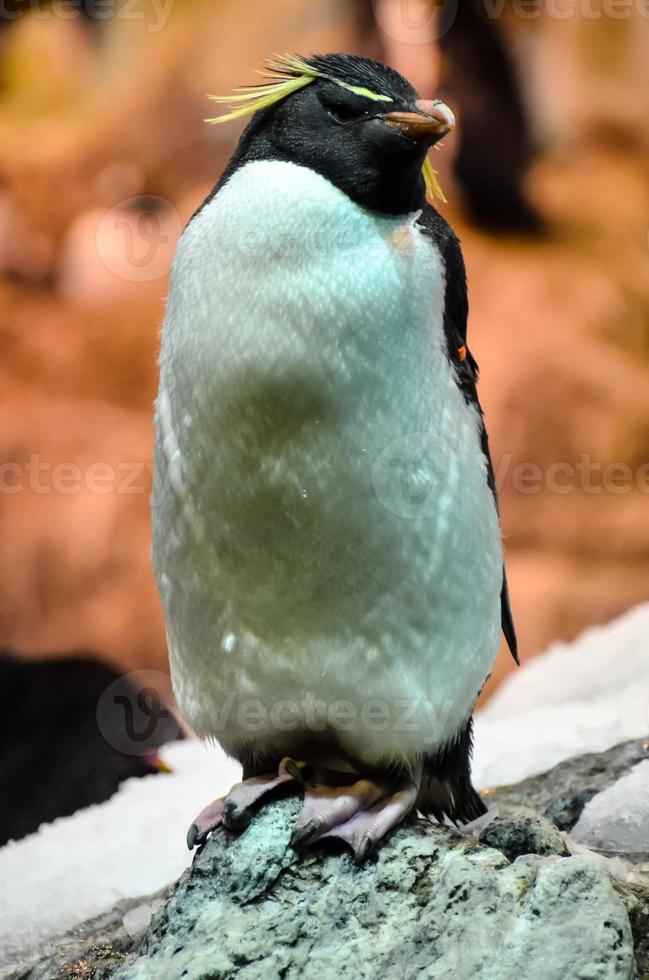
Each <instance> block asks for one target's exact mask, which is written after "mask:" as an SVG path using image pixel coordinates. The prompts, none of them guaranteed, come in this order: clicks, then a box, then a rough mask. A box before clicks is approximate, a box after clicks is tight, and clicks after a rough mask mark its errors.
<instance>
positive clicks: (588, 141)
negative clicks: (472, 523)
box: [0, 0, 649, 684]
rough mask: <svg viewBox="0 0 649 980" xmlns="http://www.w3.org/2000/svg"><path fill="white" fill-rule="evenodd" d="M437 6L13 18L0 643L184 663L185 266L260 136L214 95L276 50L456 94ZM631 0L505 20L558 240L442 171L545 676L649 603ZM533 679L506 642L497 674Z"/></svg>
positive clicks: (1, 228)
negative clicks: (172, 425) (174, 375)
mask: <svg viewBox="0 0 649 980" xmlns="http://www.w3.org/2000/svg"><path fill="white" fill-rule="evenodd" d="M434 6H435V4H434V3H431V4H430V5H428V4H427V3H426V2H425V0H376V2H375V3H374V4H362V3H360V2H357V3H351V2H350V3H348V4H346V5H345V4H342V3H340V2H339V0H310V2H309V3H306V2H298V0H273V2H272V3H271V2H268V0H258V2H257V3H256V4H254V5H253V6H251V5H242V4H240V3H234V2H233V0H219V2H218V3H215V2H213V0H212V2H208V0H166V2H165V0H158V2H154V0H137V2H129V3H124V4H123V5H122V6H120V5H119V4H118V5H116V6H114V7H112V8H111V10H109V11H108V12H109V14H110V16H106V17H105V18H104V19H102V20H97V21H96V22H93V23H88V20H87V19H84V18H82V17H81V16H80V15H79V11H78V9H76V8H74V7H68V6H66V5H65V3H64V0H59V4H58V6H57V4H56V3H53V4H46V3H45V2H43V3H42V4H39V5H37V4H36V2H32V3H31V4H30V5H24V6H21V5H20V4H17V6H16V10H15V16H13V17H12V18H11V19H10V20H6V22H3V23H2V25H1V26H0V52H1V57H2V62H1V67H0V379H1V381H2V385H1V387H0V399H1V401H0V542H1V547H0V646H1V647H5V648H10V649H12V650H14V651H16V652H19V653H21V654H23V655H25V656H35V655H44V654H55V653H56V654H68V653H74V652H78V651H88V652H91V653H94V654H96V655H97V656H99V657H102V658H104V659H106V660H108V661H110V662H112V663H113V664H114V665H115V666H116V667H117V668H118V669H119V670H120V671H130V670H135V669H137V668H142V667H148V668H163V669H164V668H165V666H166V649H165V638H164V628H163V622H162V615H161V609H160V605H159V602H158V598H157V594H156V590H155V584H154V580H153V575H152V571H151V568H150V561H149V548H150V542H149V512H148V496H149V488H150V477H151V451H152V427H151V417H152V406H153V400H154V397H155V390H156V374H157V368H156V354H157V347H158V335H159V329H160V325H161V321H162V317H163V312H164V301H165V294H166V289H167V279H166V275H167V272H168V269H169V264H170V260H171V256H172V253H173V248H174V244H175V241H176V239H177V237H178V235H179V233H180V231H181V229H182V227H183V225H184V223H185V222H186V221H187V220H188V218H189V216H190V215H191V213H192V211H193V210H194V208H196V207H197V206H198V204H199V203H200V202H201V200H202V199H203V198H204V196H205V195H206V194H207V193H208V192H209V190H210V189H211V187H212V186H213V184H214V183H215V182H216V180H217V178H218V176H219V173H220V171H221V170H222V168H223V166H224V164H225V162H226V160H227V159H228V156H229V154H230V153H231V152H232V149H233V147H234V145H235V143H236V140H237V138H238V133H239V131H240V126H239V124H238V123H232V124H228V125H225V126H220V127H209V126H207V125H205V124H204V122H203V118H204V117H205V116H206V115H210V114H211V112H210V104H209V103H208V102H207V100H206V93H208V92H216V93H227V92H228V91H230V90H231V89H232V88H233V87H234V86H236V85H239V84H244V83H249V82H252V81H254V80H255V75H254V70H255V69H256V68H258V67H259V66H260V61H261V59H262V58H263V57H264V56H268V55H272V53H273V52H275V51H296V52H300V53H304V54H308V53H311V52H322V51H333V50H342V51H356V52H358V53H361V54H369V55H379V56H380V57H382V58H384V59H386V60H389V61H390V62H391V63H392V64H393V65H394V66H395V67H396V68H398V69H400V70H401V71H403V72H404V74H406V75H408V76H409V77H410V78H411V79H412V80H413V81H414V83H415V84H416V85H418V86H419V87H420V89H421V91H422V95H424V96H426V97H430V96H433V95H435V94H436V93H437V91H438V84H439V79H440V73H441V72H442V71H443V68H444V65H443V58H442V57H441V56H440V51H439V47H438V45H437V44H436V37H435V29H436V28H435V24H436V20H435V13H436V12H435V10H434V9H433V8H434ZM492 6H494V9H495V8H497V7H498V6H499V5H498V4H496V5H492ZM519 6H521V5H519ZM610 6H611V10H608V8H607V4H606V2H605V0H588V2H586V0H582V2H574V0H566V2H565V3H564V4H563V6H562V5H561V4H560V3H559V2H558V0H557V2H556V3H555V4H544V3H540V6H539V16H538V17H536V16H535V17H532V16H524V15H523V13H522V11H523V9H524V8H523V6H521V9H520V10H518V8H517V6H516V4H513V3H512V4H510V3H507V4H505V5H504V6H503V5H502V4H501V5H500V10H501V11H502V25H501V26H502V30H503V32H504V34H505V36H506V38H507V43H508V45H509V48H510V50H511V52H512V57H513V58H514V61H515V63H516V64H517V67H518V72H519V76H520V80H521V89H522V93H523V96H524V99H525V101H526V104H527V106H528V111H529V114H530V119H531V122H532V127H533V133H534V138H535V143H536V147H537V155H536V159H535V162H534V164H533V166H532V168H531V170H530V173H529V178H528V184H529V186H528V194H529V198H530V200H531V201H532V202H533V203H534V204H535V205H536V207H537V208H538V210H539V211H540V212H541V214H542V215H543V217H544V219H545V222H546V230H545V232H544V233H539V234H537V235H528V236H526V237H523V236H518V237H517V236H513V235H500V236H495V235H493V234H488V233H487V232H485V231H481V230H478V229H477V228H476V227H474V226H473V225H472V224H471V223H470V222H469V221H468V220H467V218H466V212H465V209H464V208H463V200H462V194H461V188H460V187H459V186H458V185H457V183H454V179H453V175H452V169H451V165H452V161H453V157H454V153H455V151H456V140H457V136H455V135H454V136H453V137H452V138H449V139H447V140H446V141H445V146H444V149H443V150H442V152H441V153H439V154H436V156H435V165H436V167H437V168H438V169H439V171H440V176H441V180H442V185H443V187H444V189H445V191H446V195H447V197H448V199H449V204H448V205H444V206H442V209H443V213H444V214H445V216H446V217H448V219H449V220H450V221H451V223H452V224H453V225H454V227H456V229H457V230H458V232H459V234H460V236H461V238H462V241H463V245H464V250H465V258H466V262H467V267H468V273H469V285H470V301H471V321H470V331H469V338H470V343H471V346H472V349H473V352H474V353H475V355H476V357H477V359H478V361H479V363H480V366H481V385H480V393H481V399H482V403H483V407H484V409H485V412H486V416H487V423H488V428H489V432H490V437H491V446H492V453H493V457H494V464H495V468H496V473H497V479H498V482H499V484H500V488H501V510H502V522H503V530H504V535H505V544H506V549H507V561H508V569H509V577H510V587H511V594H512V604H513V609H514V615H515V620H516V624H517V628H518V632H519V640H520V646H521V653H522V658H523V659H526V658H528V657H531V656H533V655H534V654H536V653H538V652H539V651H540V650H541V649H543V648H544V647H545V646H546V645H547V644H548V643H549V642H550V641H552V640H554V639H557V638H562V639H570V638H572V637H574V636H575V635H576V634H577V633H578V632H580V631H581V630H582V629H583V628H584V627H585V626H587V625H589V624H592V623H599V622H603V621H606V620H608V619H610V618H612V617H614V616H615V615H617V614H619V613H621V612H622V611H623V610H625V609H626V608H627V607H629V606H631V605H633V604H635V603H637V602H639V601H641V600H643V599H647V597H648V596H649V520H648V519H647V517H648V504H649V497H648V494H649V316H648V313H649V300H648V292H647V264H648V259H649V238H648V233H649V206H648V205H649V192H648V183H647V169H648V167H647V148H648V144H649V131H648V129H647V119H646V104H645V103H646V93H647V91H649V60H648V59H647V58H646V51H647V49H648V41H649V11H645V14H644V15H643V13H642V11H641V9H640V7H641V5H639V4H635V3H632V2H629V4H628V6H627V7H626V8H624V9H622V8H621V5H620V4H619V3H618V4H616V5H613V4H611V5H610ZM410 8H412V9H410ZM528 8H529V5H528ZM624 10H626V13H627V14H628V16H620V13H624ZM111 11H112V13H111ZM616 11H617V14H616V13H615V12H616ZM528 13H530V10H529V9H528ZM564 15H565V16H564ZM460 81H461V80H460ZM450 101H451V102H452V100H451V99H450ZM489 111H492V112H493V113H494V114H497V113H498V112H499V106H498V105H497V104H496V105H493V106H492V107H490V109H489ZM459 126H460V128H461V126H462V118H461V116H460V119H459ZM475 152H476V153H477V154H478V155H479V154H480V152H481V148H480V147H476V148H475ZM506 165H507V162H506V160H504V161H503V166H506ZM510 667H511V662H510V659H509V658H508V657H507V656H505V654H504V653H502V654H501V657H500V658H499V661H498V665H497V669H496V672H495V675H494V678H493V680H492V684H493V683H495V682H497V680H498V679H499V678H500V677H501V676H502V674H503V672H504V671H507V670H509V669H510Z"/></svg>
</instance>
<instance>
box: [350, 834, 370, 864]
mask: <svg viewBox="0 0 649 980" xmlns="http://www.w3.org/2000/svg"><path fill="white" fill-rule="evenodd" d="M373 850H374V840H373V839H372V838H371V837H370V836H369V834H367V835H366V836H365V837H363V840H362V841H361V842H360V844H359V845H358V847H357V848H356V852H355V854H354V861H355V862H356V864H363V862H364V861H365V859H366V858H368V857H369V856H370V854H371V853H372V851H373Z"/></svg>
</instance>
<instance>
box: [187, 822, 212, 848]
mask: <svg viewBox="0 0 649 980" xmlns="http://www.w3.org/2000/svg"><path fill="white" fill-rule="evenodd" d="M206 840H207V834H206V833H205V831H203V833H201V832H200V830H199V829H198V827H197V826H196V824H195V823H193V824H192V825H191V827H190V828H189V830H188V831H187V847H188V848H189V850H190V851H193V850H194V848H195V847H199V846H200V845H201V844H204V843H205V841H206Z"/></svg>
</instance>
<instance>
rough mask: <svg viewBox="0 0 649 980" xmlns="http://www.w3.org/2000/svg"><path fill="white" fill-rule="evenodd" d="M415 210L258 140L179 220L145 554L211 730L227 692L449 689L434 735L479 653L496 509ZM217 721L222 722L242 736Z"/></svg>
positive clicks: (476, 676) (192, 702)
mask: <svg viewBox="0 0 649 980" xmlns="http://www.w3.org/2000/svg"><path fill="white" fill-rule="evenodd" d="M415 219H416V216H415V215H413V216H411V217H410V218H408V219H407V220H404V219H396V218H385V217H377V216H376V215H373V214H371V213H369V212H367V211H364V210H363V209H361V208H359V207H357V206H355V205H353V204H352V203H351V202H350V201H349V200H348V199H347V198H346V197H345V196H344V195H343V194H342V193H341V192H339V191H338V190H337V189H336V188H334V187H333V186H332V185H331V184H329V183H328V182H327V181H325V180H324V179H323V178H320V177H318V176H317V175H316V174H314V173H312V172H311V171H309V170H306V169H304V168H299V167H295V166H293V165H290V164H282V163H264V162H260V163H254V164H248V165H247V166H246V167H245V168H243V169H242V170H240V171H238V172H237V173H236V174H235V175H234V176H233V178H232V179H231V180H230V182H229V183H228V184H227V185H226V187H225V188H223V189H222V190H221V191H220V192H219V194H218V195H217V196H216V197H215V198H214V200H213V201H212V202H210V204H208V205H207V206H206V207H205V208H204V210H203V211H202V212H201V213H200V214H199V215H198V216H197V218H195V219H194V221H193V222H192V223H191V225H190V226H189V228H188V230H187V231H186V233H185V235H184V236H183V239H182V240H181V244H180V246H179V251H178V255H177V258H176V262H175V268H174V275H173V283H172V288H171V293H170V297H169V308H168V313H167V318H166V322H165V329H164V336H163V350H162V378H161V394H160V399H159V405H158V450H157V473H156V486H155V492H154V539H155V561H156V568H157V571H158V577H159V581H160V584H161V592H162V596H163V601H164V604H165V609H166V615H167V623H168V628H169V634H170V646H171V650H172V668H174V673H175V683H176V687H177V690H178V693H179V696H180V698H181V702H183V703H184V706H185V709H186V710H187V711H188V713H189V715H190V721H191V722H193V724H194V725H195V726H196V727H198V728H199V729H200V730H201V731H202V732H204V733H212V734H216V733H215V732H213V731H211V727H210V726H211V724H212V721H211V719H212V718H213V714H214V706H215V701H218V700H219V699H221V700H223V697H224V692H226V691H235V692H236V697H237V698H239V697H243V696H247V697H253V698H257V699H259V700H260V701H262V702H263V701H272V700H273V699H277V697H279V696H284V697H289V698H290V697H295V698H298V697H299V696H300V693H301V692H302V693H303V692H305V691H312V692H314V693H315V694H316V695H323V694H324V696H325V697H326V698H329V699H336V698H340V697H341V696H343V695H349V693H350V691H353V692H354V694H353V696H354V698H357V697H359V696H361V695H362V696H363V697H383V698H386V697H388V696H390V697H391V698H394V697H401V699H402V700H403V698H408V699H410V700H413V699H414V700H415V701H417V703H418V704H419V702H421V704H423V703H424V702H427V703H428V704H429V705H430V703H431V699H432V702H433V705H437V709H439V708H440V707H441V706H445V707H444V711H446V706H448V705H450V706H451V712H450V716H449V717H448V718H447V721H446V722H445V727H446V728H448V731H447V734H448V732H450V731H451V730H456V729H457V727H458V726H459V724H461V722H462V721H463V720H464V718H465V717H466V715H467V713H468V711H469V710H470V707H471V703H472V699H473V698H474V697H475V694H476V693H477V690H478V688H479V686H480V684H481V683H482V681H483V680H484V677H485V675H486V673H487V672H488V670H489V668H490V665H491V661H492V659H493V656H494V654H495V648H496V644H497V632H498V614H499V609H498V594H499V590H500V574H501V553H500V540H499V531H498V523H497V518H496V514H495V508H494V504H493V500H492V498H491V494H490V492H489V491H488V488H487V486H486V476H485V466H484V460H483V458H482V454H481V451H480V445H479V433H478V425H477V417H476V415H475V413H474V411H473V409H471V408H468V407H467V406H466V404H465V403H464V400H463V398H462V395H461V393H460V392H459V390H458V388H457V384H456V382H455V379H454V376H453V368H452V367H451V365H450V364H449V361H448V357H447V355H446V353H445V350H444V344H445V340H444V335H443V329H442V317H443V305H444V290H445V270H444V268H443V263H442V261H441V258H440V256H439V254H438V252H437V250H436V249H435V248H434V247H433V246H432V244H431V243H430V242H429V241H428V240H427V239H426V238H425V237H424V236H423V235H422V234H421V233H420V232H419V231H418V230H417V228H416V226H415V224H414V222H415ZM458 664H461V665H462V667H461V668H459V667H458ZM437 709H435V710H437ZM423 710H424V709H423V708H422V711H423ZM422 724H425V723H423V722H422ZM226 727H227V728H228V731H227V732H225V733H224V734H223V739H222V740H223V741H224V743H225V744H230V743H234V742H235V741H236V739H237V738H238V737H242V736H241V733H240V732H239V733H237V730H236V729H237V726H236V724H235V723H234V722H233V723H231V724H229V725H226ZM217 737H220V736H217ZM359 738H362V736H361V735H360V734H359V733H358V732H357V733H356V741H358V739H359ZM404 738H405V741H406V742H407V741H408V737H404V736H403V735H402V736H400V741H399V744H400V745H401V746H402V745H403V743H404ZM419 738H420V735H417V736H413V737H412V739H411V741H412V743H413V745H414V744H418V739H419ZM394 739H395V735H394V733H392V735H391V736H390V735H386V736H385V740H386V741H385V744H384V745H383V746H382V747H381V739H380V738H379V739H377V738H376V737H373V739H372V743H371V749H370V746H369V744H368V751H370V750H371V751H372V752H375V751H378V752H379V753H380V752H381V751H383V752H385V751H389V752H394V751H395V746H394V744H393V743H394ZM377 746H378V747H377Z"/></svg>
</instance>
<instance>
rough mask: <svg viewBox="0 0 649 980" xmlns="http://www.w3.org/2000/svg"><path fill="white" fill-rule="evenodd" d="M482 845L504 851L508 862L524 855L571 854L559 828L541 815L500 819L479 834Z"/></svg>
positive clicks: (562, 855)
mask: <svg viewBox="0 0 649 980" xmlns="http://www.w3.org/2000/svg"><path fill="white" fill-rule="evenodd" d="M480 843H481V844H487V845H488V846H489V847H495V848H497V850H499V851H502V853H503V854H504V855H505V857H506V858H507V859H508V860H509V861H515V860H516V858H518V857H522V856H523V855H524V854H540V855H542V856H543V857H548V856H549V855H550V854H556V855H558V856H559V857H566V856H567V855H568V854H569V853H570V851H569V850H568V847H567V845H566V842H565V840H564V839H563V837H562V836H561V834H560V833H559V831H558V830H557V829H556V827H554V826H553V825H552V824H551V823H550V821H549V820H545V819H544V818H543V817H539V816H530V817H526V816H524V815H521V816H517V817H510V818H509V819H507V818H502V817H497V818H496V819H495V820H494V821H493V822H492V823H490V824H489V826H488V827H487V828H486V830H484V831H483V832H482V833H481V834H480Z"/></svg>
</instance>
